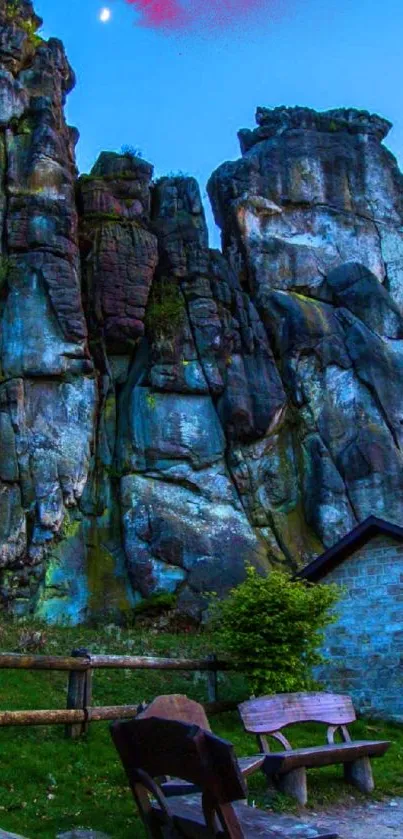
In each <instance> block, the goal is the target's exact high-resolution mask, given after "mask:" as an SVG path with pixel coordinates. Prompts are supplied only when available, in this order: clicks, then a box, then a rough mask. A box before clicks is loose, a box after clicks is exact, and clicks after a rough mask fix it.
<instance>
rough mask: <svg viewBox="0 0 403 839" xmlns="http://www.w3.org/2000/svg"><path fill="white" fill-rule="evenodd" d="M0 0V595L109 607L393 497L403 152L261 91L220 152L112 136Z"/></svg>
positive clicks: (366, 129) (64, 605)
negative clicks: (161, 167) (81, 109)
mask: <svg viewBox="0 0 403 839" xmlns="http://www.w3.org/2000/svg"><path fill="white" fill-rule="evenodd" d="M39 23H40V21H39V19H38V18H37V17H36V16H35V14H34V12H33V9H32V5H31V3H30V0H19V2H18V3H6V2H5V0H0V173H1V175H0V225H1V254H2V255H1V259H0V318H1V327H0V330H1V332H0V599H1V604H2V606H1V607H2V608H3V609H4V610H7V611H9V612H11V613H13V614H17V615H24V614H29V613H32V612H34V613H35V614H36V615H38V616H41V617H43V618H45V619H46V620H49V621H57V620H60V621H66V622H67V621H69V622H73V623H76V622H80V621H83V620H86V619H89V618H92V619H93V618H99V617H108V619H110V618H112V619H118V618H119V616H120V615H121V614H123V613H125V612H127V611H129V612H130V610H131V609H132V608H133V606H134V605H135V603H136V602H137V601H138V600H139V599H140V598H142V597H149V596H150V595H152V594H153V593H156V592H158V591H161V590H167V591H170V592H173V593H175V594H176V595H177V602H178V606H179V609H180V610H182V611H183V612H187V613H189V614H192V615H193V616H195V617H197V618H199V617H200V616H201V615H202V613H203V609H204V608H205V606H206V599H205V597H204V595H205V594H206V593H207V592H208V591H211V590H213V591H217V592H218V593H223V592H224V591H225V590H226V589H227V588H228V587H229V586H231V585H233V584H234V583H235V582H236V581H238V580H239V579H241V578H242V575H243V568H244V563H245V561H246V560H248V561H250V562H253V563H254V564H255V565H256V566H257V567H259V568H260V569H261V570H262V571H267V570H269V569H270V567H271V566H273V564H278V563H285V564H286V565H288V566H289V567H296V566H297V565H301V564H304V563H305V562H307V561H308V560H310V559H311V558H312V557H313V556H315V555H316V554H317V553H319V552H320V551H321V550H322V549H323V548H324V547H327V546H329V545H331V544H332V543H333V542H335V541H336V540H337V539H339V538H340V536H342V535H343V534H344V533H346V532H347V531H348V530H349V529H350V528H351V527H352V526H353V525H354V524H355V523H356V522H358V521H361V520H362V519H364V518H365V517H366V516H367V515H369V514H370V513H376V514H377V515H380V516H385V517H386V518H388V519H390V520H392V521H393V520H394V521H400V510H401V505H402V501H403V461H402V451H401V446H402V443H401V428H402V424H403V397H402V395H401V393H402V380H403V367H402V364H403V356H402V351H403V341H402V338H403V322H402V305H403V282H402V278H403V233H402V229H403V228H402V220H403V210H402V176H401V174H400V172H399V170H398V167H397V164H396V161H395V160H394V158H393V156H392V155H391V154H390V152H388V151H387V149H386V148H385V146H384V145H383V144H382V140H383V139H384V137H385V136H386V134H387V132H388V130H389V127H390V125H389V123H387V122H386V120H383V119H381V118H380V117H377V116H374V115H370V114H368V113H366V112H363V111H357V110H353V109H343V110H334V111H328V112H325V113H316V112H314V111H311V110H309V109H307V108H276V109H274V110H267V109H264V108H259V109H258V111H257V125H258V127H257V128H256V129H255V130H253V131H250V130H243V131H241V132H239V137H240V143H241V150H242V157H241V158H240V160H238V161H235V162H231V163H225V164H223V165H222V166H220V167H219V168H218V169H217V170H216V172H214V174H213V175H212V177H211V179H210V182H209V187H208V190H209V195H210V198H211V201H212V205H213V209H214V213H215V217H216V220H217V223H218V224H219V225H220V227H221V229H222V241H223V248H222V252H219V251H212V250H210V249H209V247H208V234H207V228H206V222H205V217H204V212H203V207H202V203H201V199H200V193H199V189H198V185H197V183H196V181H195V180H194V179H193V178H186V177H169V178H168V177H167V178H161V179H159V180H158V181H154V180H153V178H152V176H153V169H152V166H151V165H150V164H149V163H147V162H145V161H144V160H142V159H141V158H139V157H136V155H135V154H132V153H130V152H127V153H126V154H115V153H113V152H104V153H102V154H101V155H100V157H99V159H98V160H97V161H96V163H95V165H94V167H93V169H92V171H91V173H90V174H89V175H82V176H81V177H79V178H77V172H76V168H75V161H74V146H75V143H76V141H77V137H78V134H77V132H76V130H75V129H72V128H71V127H69V126H67V125H66V123H65V120H64V115H63V105H64V102H65V97H66V95H67V94H68V92H69V90H71V88H72V86H73V85H74V75H73V72H72V70H71V68H70V66H69V64H68V61H67V59H66V56H65V53H64V50H63V46H62V44H61V43H60V41H58V40H56V39H50V40H49V41H48V42H44V41H42V39H40V38H39V37H38V36H37V35H36V34H35V33H36V29H37V28H38V25H39Z"/></svg>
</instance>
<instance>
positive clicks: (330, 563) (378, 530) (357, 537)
mask: <svg viewBox="0 0 403 839" xmlns="http://www.w3.org/2000/svg"><path fill="white" fill-rule="evenodd" d="M379 535H383V536H391V537H392V538H394V539H396V540H397V541H399V542H403V527H399V526H398V525H397V524H392V522H389V521H386V520H385V519H379V518H377V516H368V518H367V519H365V521H362V522H361V523H360V524H357V527H354V528H353V530H350V532H349V533H347V534H346V536H343V538H342V539H340V541H339V542H336V544H335V545H332V547H331V548H328V549H327V551H325V552H324V553H323V554H320V556H318V557H316V559H313V560H312V562H310V563H309V565H306V566H305V568H302V569H301V570H300V571H298V574H297V575H296V576H297V577H299V578H301V577H302V578H303V579H305V580H310V581H311V582H316V581H317V580H320V578H321V577H323V576H324V575H325V574H327V573H328V572H329V571H331V570H332V569H333V568H335V567H336V565H339V564H340V562H343V560H345V559H347V557H348V556H351V554H352V553H354V551H356V550H357V549H358V548H361V547H362V546H363V545H365V543H366V542H369V540H370V539H373V537H374V536H379Z"/></svg>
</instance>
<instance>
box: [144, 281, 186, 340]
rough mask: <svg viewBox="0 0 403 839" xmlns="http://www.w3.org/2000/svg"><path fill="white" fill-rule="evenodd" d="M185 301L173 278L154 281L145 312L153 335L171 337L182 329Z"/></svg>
mask: <svg viewBox="0 0 403 839" xmlns="http://www.w3.org/2000/svg"><path fill="white" fill-rule="evenodd" d="M184 315H185V303H184V300H183V296H182V293H181V290H180V288H179V286H178V285H177V284H176V283H175V282H174V281H172V280H170V281H164V280H159V281H156V282H154V283H153V285H152V288H151V294H150V297H149V299H148V303H147V309H146V314H145V325H146V328H147V330H148V332H149V333H150V335H152V336H153V337H156V338H170V337H173V336H174V335H176V333H177V332H178V329H180V327H181V325H182V323H183V318H184Z"/></svg>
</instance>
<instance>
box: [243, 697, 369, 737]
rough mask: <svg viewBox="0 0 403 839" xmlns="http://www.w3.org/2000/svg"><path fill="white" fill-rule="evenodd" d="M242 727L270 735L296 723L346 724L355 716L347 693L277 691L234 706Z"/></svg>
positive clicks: (252, 732) (251, 731)
mask: <svg viewBox="0 0 403 839" xmlns="http://www.w3.org/2000/svg"><path fill="white" fill-rule="evenodd" d="M238 710H239V713H240V715H241V719H242V722H243V724H244V727H245V730H246V731H248V732H250V733H251V734H270V733H271V732H273V731H279V730H281V729H282V728H284V727H285V726H286V725H292V724H293V723H297V722H323V723H327V724H328V725H332V726H339V725H348V724H349V723H351V722H354V720H355V719H356V715H355V711H354V707H353V703H352V701H351V698H350V697H349V696H341V695H338V694H334V693H277V694H275V695H274V696H260V697H257V698H256V699H255V698H254V699H249V700H248V701H247V702H242V703H241V705H238Z"/></svg>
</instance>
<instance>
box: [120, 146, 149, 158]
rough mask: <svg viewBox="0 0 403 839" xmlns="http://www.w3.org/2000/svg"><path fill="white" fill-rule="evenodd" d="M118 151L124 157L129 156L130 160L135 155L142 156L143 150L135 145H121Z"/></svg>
mask: <svg viewBox="0 0 403 839" xmlns="http://www.w3.org/2000/svg"><path fill="white" fill-rule="evenodd" d="M120 153H121V154H123V155H124V156H125V157H130V159H131V160H135V159H136V157H140V158H142V157H143V152H142V150H141V149H139V148H138V147H137V146H129V145H127V144H126V145H125V146H121V149H120Z"/></svg>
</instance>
